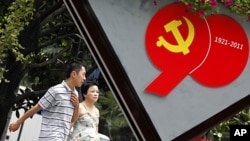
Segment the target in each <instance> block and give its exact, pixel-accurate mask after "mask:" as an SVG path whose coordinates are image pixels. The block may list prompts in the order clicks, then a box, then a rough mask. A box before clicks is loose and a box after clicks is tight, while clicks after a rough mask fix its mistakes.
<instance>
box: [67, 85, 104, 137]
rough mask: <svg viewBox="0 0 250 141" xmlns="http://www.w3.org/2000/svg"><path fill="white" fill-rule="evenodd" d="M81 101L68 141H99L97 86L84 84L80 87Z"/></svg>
mask: <svg viewBox="0 0 250 141" xmlns="http://www.w3.org/2000/svg"><path fill="white" fill-rule="evenodd" d="M81 92H82V93H83V101H82V102H81V103H79V110H78V115H79V117H78V119H77V120H76V121H75V122H73V123H72V125H73V131H72V132H71V133H70V135H69V139H68V141H100V137H99V135H98V125H99V110H98V109H97V108H96V106H95V103H96V102H97V100H98V97H99V89H98V84H97V83H96V82H86V83H85V84H84V85H83V86H82V87H81Z"/></svg>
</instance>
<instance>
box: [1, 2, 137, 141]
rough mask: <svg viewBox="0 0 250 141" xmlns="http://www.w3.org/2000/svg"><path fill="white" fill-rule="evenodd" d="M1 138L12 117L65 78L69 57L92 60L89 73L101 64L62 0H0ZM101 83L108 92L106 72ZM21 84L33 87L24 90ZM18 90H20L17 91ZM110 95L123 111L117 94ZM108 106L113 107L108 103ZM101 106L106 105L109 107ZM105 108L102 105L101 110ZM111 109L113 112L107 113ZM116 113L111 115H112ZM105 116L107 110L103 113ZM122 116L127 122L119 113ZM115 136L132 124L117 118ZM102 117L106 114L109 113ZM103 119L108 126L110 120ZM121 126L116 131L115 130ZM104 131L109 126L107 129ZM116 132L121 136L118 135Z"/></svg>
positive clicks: (113, 102)
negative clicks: (20, 87)
mask: <svg viewBox="0 0 250 141" xmlns="http://www.w3.org/2000/svg"><path fill="white" fill-rule="evenodd" d="M0 39H1V40H0V52H1V53H0V80H1V82H0V115H1V116H0V137H1V139H2V140H4V137H5V129H7V128H5V127H7V126H8V116H9V114H10V113H11V112H12V111H16V116H17V117H19V116H20V114H19V109H21V108H22V109H24V110H25V111H26V110H28V109H29V108H31V107H32V106H34V105H35V104H36V103H37V102H38V100H39V98H40V97H41V96H43V94H44V93H45V92H46V91H47V89H48V88H49V87H50V86H52V85H54V84H57V83H59V82H61V81H62V79H63V75H64V73H63V72H64V69H65V66H66V64H67V63H68V62H71V61H74V60H78V61H82V62H83V63H84V64H86V65H87V76H88V75H89V74H90V73H91V72H92V70H94V69H95V68H97V66H96V63H95V61H94V59H93V57H92V55H91V54H90V52H89V50H88V48H87V46H86V44H85V43H84V40H83V39H82V37H81V35H79V32H78V30H77V28H76V26H75V24H74V22H73V20H72V18H71V16H70V15H69V12H68V11H67V9H66V7H65V5H64V3H63V0H43V1H40V0H1V1H0ZM98 82H99V84H100V86H101V87H102V89H103V92H104V93H106V92H107V91H109V88H108V87H107V85H106V82H105V80H104V79H103V77H100V78H98ZM20 85H24V86H26V87H28V88H27V89H25V90H22V89H19V86H20ZM18 91H19V93H18ZM108 96H109V98H110V97H112V98H111V99H112V101H110V102H111V103H110V104H111V105H112V107H116V108H115V109H113V110H111V111H109V110H110V109H107V110H106V112H107V113H106V115H107V116H109V115H110V116H109V117H108V118H111V117H112V116H114V115H112V114H111V113H114V112H113V111H115V112H116V110H117V111H119V113H118V114H119V115H122V113H121V110H119V106H118V105H117V104H116V103H115V100H114V98H113V95H112V94H111V93H110V94H109V95H108ZM104 107H109V103H105V106H104ZM104 107H103V106H101V108H104ZM100 111H102V109H101V110H100ZM109 112H110V114H108V113H109ZM111 115H112V116H111ZM104 116H105V114H104ZM118 117H119V118H118V119H117V120H120V121H122V122H126V120H125V118H124V117H123V115H122V116H118ZM112 118H113V119H112V121H111V122H112V127H111V128H112V136H117V137H114V138H122V137H119V131H118V130H119V127H118V126H120V131H121V130H124V131H125V132H126V133H127V131H129V133H130V135H129V136H131V138H133V134H132V132H131V130H130V128H129V127H128V126H127V125H128V124H127V123H123V124H124V125H125V126H124V125H123V124H118V125H116V124H114V123H113V122H114V121H116V120H114V117H112ZM102 119H105V117H104V118H103V117H102ZM103 121H104V122H102V124H103V125H101V126H103V127H105V124H107V123H106V120H103ZM114 129H115V130H116V133H115V132H113V130H114ZM104 130H105V129H104ZM115 134H116V135H115Z"/></svg>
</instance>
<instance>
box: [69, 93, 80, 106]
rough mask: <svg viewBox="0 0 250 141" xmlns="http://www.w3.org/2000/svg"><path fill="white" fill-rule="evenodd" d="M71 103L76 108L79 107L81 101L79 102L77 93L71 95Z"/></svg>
mask: <svg viewBox="0 0 250 141" xmlns="http://www.w3.org/2000/svg"><path fill="white" fill-rule="evenodd" d="M70 101H71V102H72V104H73V105H74V107H75V108H78V107H79V100H78V97H77V96H76V94H75V93H72V94H71V98H70Z"/></svg>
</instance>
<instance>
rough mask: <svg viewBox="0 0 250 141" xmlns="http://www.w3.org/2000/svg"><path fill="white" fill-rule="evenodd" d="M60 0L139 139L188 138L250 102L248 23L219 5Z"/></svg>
mask: <svg viewBox="0 0 250 141" xmlns="http://www.w3.org/2000/svg"><path fill="white" fill-rule="evenodd" d="M64 2H65V4H66V5H67V8H68V9H69V11H70V12H71V14H72V17H73V18H74V20H75V23H76V25H77V26H78V28H79V31H80V32H81V34H82V36H83V37H84V38H85V41H86V43H87V45H88V47H89V49H90V51H91V53H92V54H93V56H94V58H95V60H96V62H97V64H98V66H99V68H100V69H101V72H102V73H103V75H104V76H105V79H106V81H107V82H108V84H109V86H110V88H111V89H112V91H113V93H114V95H115V96H116V98H117V100H118V102H119V104H120V106H121V107H122V109H123V111H124V113H125V114H126V117H127V119H128V120H129V121H130V125H131V127H132V128H133V131H134V133H135V134H136V135H137V139H138V140H164V141H168V140H176V141H183V140H189V139H192V138H193V137H195V136H197V135H199V134H201V133H202V132H204V131H206V130H207V129H209V128H211V127H212V126H213V125H216V124H217V123H219V122H220V121H221V120H223V119H225V118H227V117H229V116H230V115H233V114H234V113H236V112H238V111H240V110H242V109H243V108H245V107H247V106H249V102H248V101H249V100H250V96H249V93H250V87H249V86H248V84H249V81H250V75H249V72H250V66H249V36H250V35H249V34H250V32H249V30H250V28H249V26H247V24H249V23H247V22H245V21H244V20H243V19H240V18H239V17H237V16H236V15H232V14H231V13H230V12H229V11H227V10H226V9H221V14H218V15H213V16H209V17H207V18H205V19H202V18H200V17H199V16H198V15H195V14H193V13H188V12H187V11H186V7H185V5H182V4H179V3H175V1H161V2H160V3H159V5H157V6H154V5H153V4H152V2H151V1H146V0H120V1H117V0H106V1H100V0H91V1H78V0H64Z"/></svg>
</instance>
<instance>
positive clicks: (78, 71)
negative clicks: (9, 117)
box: [9, 62, 86, 141]
mask: <svg viewBox="0 0 250 141" xmlns="http://www.w3.org/2000/svg"><path fill="white" fill-rule="evenodd" d="M85 74H86V69H85V67H84V66H83V65H82V64H81V63H79V62H75V63H72V64H70V65H69V66H68V67H67V69H66V79H65V80H64V81H63V82H62V83H60V84H57V85H55V86H53V87H51V88H49V89H48V91H47V92H46V93H45V95H44V96H43V97H42V98H41V99H40V100H39V101H38V103H37V104H36V105H35V106H34V107H32V108H31V109H30V110H28V111H27V112H26V113H24V115H23V116H22V117H21V118H19V119H18V120H17V121H16V122H14V123H11V124H10V126H9V130H10V131H11V132H12V131H13V132H14V131H16V130H17V129H18V128H19V126H20V125H21V124H22V123H23V122H24V121H25V120H26V119H27V118H29V117H31V116H33V115H34V114H35V113H37V112H38V111H40V110H42V111H43V112H42V125H41V129H40V135H39V141H66V140H67V137H68V134H69V131H70V123H71V122H74V121H75V120H76V119H77V117H78V107H79V101H78V92H77V90H76V87H80V86H81V85H82V84H83V82H84V81H85V80H86V77H85Z"/></svg>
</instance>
